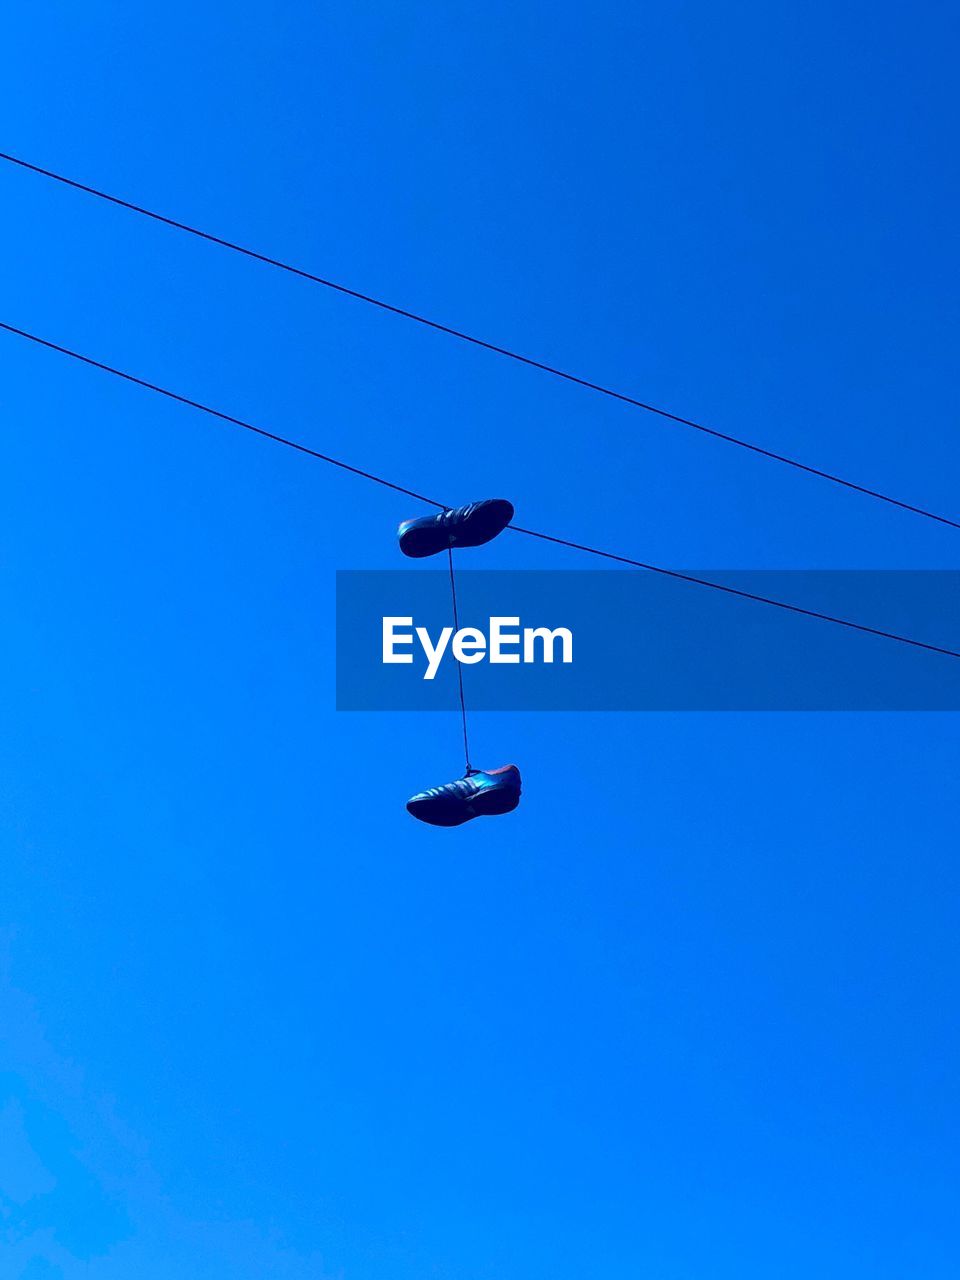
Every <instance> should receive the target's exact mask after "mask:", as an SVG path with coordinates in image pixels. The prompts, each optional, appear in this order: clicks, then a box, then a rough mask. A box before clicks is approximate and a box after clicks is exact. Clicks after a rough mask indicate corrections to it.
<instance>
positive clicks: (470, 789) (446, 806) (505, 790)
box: [407, 764, 520, 827]
mask: <svg viewBox="0 0 960 1280" xmlns="http://www.w3.org/2000/svg"><path fill="white" fill-rule="evenodd" d="M519 803H520V770H519V769H518V768H517V766H516V765H515V764H505V765H504V766H503V768H502V769H491V770H490V771H489V772H483V771H482V770H477V772H476V773H471V774H468V775H467V776H466V777H465V778H458V779H457V781H456V782H446V783H444V785H443V786H442V787H431V788H430V790H429V791H421V792H420V794H419V795H416V796H413V797H412V798H411V799H410V800H408V801H407V812H408V813H411V814H413V816H414V817H415V818H419V819H420V821H421V822H429V823H430V825H431V826H433V827H459V826H460V824H461V823H462V822H469V821H470V819H471V818H479V817H492V816H494V815H495V814H498V813H510V812H511V810H513V809H515V808H516V807H517V805H518V804H519Z"/></svg>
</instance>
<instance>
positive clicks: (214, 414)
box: [0, 320, 446, 508]
mask: <svg viewBox="0 0 960 1280" xmlns="http://www.w3.org/2000/svg"><path fill="white" fill-rule="evenodd" d="M0 329H5V330H6V331H7V333H14V334H16V335H17V337H18V338H27V339H28V340H29V341H30V342H35V343H37V344H38V346H41V347H47V348H48V349H49V350H50V351H56V352H58V353H59V354H60V355H62V356H69V357H70V359H71V360H79V361H81V362H82V363H83V364H88V365H90V366H91V367H92V368H94V369H100V370H101V371H102V372H103V373H112V374H113V376H114V377H115V378H123V380H124V381H125V382H132V383H133V384H134V385H135V386H137V387H144V388H146V390H147V391H155V392H156V393H157V395H160V396H166V397H167V399H168V400H176V401H177V403H178V404H185V405H188V406H189V407H190V408H191V409H199V410H200V412H201V413H208V414H209V415H210V417H211V418H219V419H220V421H221V422H229V423H230V424H231V425H232V426H234V427H242V428H243V430H244V431H252V432H253V434H254V435H257V436H263V437H264V439H265V440H272V441H273V442H274V444H282V445H286V447H287V448H288V449H296V451H297V452H298V453H305V454H307V455H308V457H311V458H316V459H317V460H318V461H320V462H329V463H330V465H331V466H332V467H340V468H341V470H343V471H350V472H352V474H353V475H355V476H361V477H362V478H363V479H364V480H372V481H373V482H374V483H375V484H382V485H383V486H384V487H385V488H387V489H396V491H397V492H398V493H405V494H406V495H407V496H408V497H410V498H416V499H417V501H418V502H426V503H428V504H429V505H430V506H431V507H441V508H442V507H445V506H446V504H445V503H443V502H437V500H436V499H435V498H427V497H425V496H424V495H423V494H422V493H417V492H416V490H414V489H407V488H405V487H404V486H403V485H402V484H394V482H393V481H392V480H385V479H384V478H383V476H375V475H374V474H373V472H372V471H363V470H361V468H360V467H353V466H351V465H350V463H349V462H341V461H340V459H339V458H331V457H330V456H329V454H326V453H318V452H317V450H316V449H311V448H309V447H308V446H307V445H305V444H300V443H299V442H298V441H296V440H289V439H288V438H287V437H286V436H279V435H277V434H276V433H275V432H273V431H267V430H266V429H265V428H264V427H255V426H254V425H253V423H252V422H245V421H244V420H243V418H235V417H234V416H233V414H232V413H223V412H222V411H221V410H220V409H213V408H211V407H210V405H208V404H201V403H200V401H199V400H191V399H190V398H189V396H182V395H179V394H178V393H177V392H176V391H170V390H168V389H167V388H166V387H158V386H157V384H156V383H155V382H147V380H146V379H145V378H137V377H135V376H134V375H133V374H132V373H124V371H123V370H122V369H114V368H113V366H112V365H109V364H103V363H102V362H101V361H99V360H94V359H93V358H92V357H91V356H85V355H82V354H81V352H79V351H71V350H70V348H69V347H61V346H60V344H59V343H57V342H50V341H49V339H47V338H40V337H38V336H37V335H36V334H35V333H28V332H27V331H26V329H18V328H16V326H15V325H12V324H5V323H4V322H3V321H2V320H0Z"/></svg>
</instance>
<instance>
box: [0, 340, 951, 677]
mask: <svg viewBox="0 0 960 1280" xmlns="http://www.w3.org/2000/svg"><path fill="white" fill-rule="evenodd" d="M0 329H2V330H5V331H6V332H7V333H12V334H15V335H16V336H17V337H20V338H26V339H27V340H28V341H29V342H34V343H36V344H37V345H38V346H41V347H45V348H47V349H48V350H50V351H56V352H57V353H58V354H59V355H64V356H69V357H70V358H71V359H72V360H78V361H80V362H81V363H82V364H85V365H89V366H91V367H92V368H94V369H99V370H101V371H102V372H103V373H109V374H112V375H113V376H114V377H115V378H122V379H123V380H124V382H132V383H133V384H134V385H135V386H138V387H143V388H144V389H145V390H147V391H154V392H156V393H157V394H158V395H161V396H165V397H166V398H167V399H168V400H175V401H176V402H177V403H178V404H185V405H187V406H188V407H189V408H191V409H199V410H200V411H201V413H206V414H208V415H209V416H210V417H213V418H217V419H219V420H220V421H221V422H228V423H230V424H231V425H232V426H236V427H242V428H243V430H244V431H250V432H252V433H253V434H254V435H258V436H262V437H263V438H264V439H265V440H270V441H272V442H273V443H274V444H282V445H285V446H286V447H287V448H289V449H295V450H296V451H297V452H298V453H304V454H306V455H307V456H308V457H311V458H316V459H317V460H318V461H319V462H327V463H329V464H330V465H331V466H333V467H339V468H340V469H341V470H342V471H349V472H350V473H351V474H352V475H355V476H360V477H361V478H362V479H364V480H372V481H373V482H374V484H379V485H382V486H384V488H387V489H393V490H395V491H396V492H397V493H403V494H406V495H407V496H408V497H410V498H416V499H417V501H418V502H426V503H427V504H428V505H429V506H432V507H441V508H445V507H446V506H447V504H446V503H444V502H439V501H438V500H437V499H436V498H428V497H426V496H425V495H424V494H422V493H417V492H416V491H415V490H414V489H408V488H406V486H404V485H401V484H394V482H393V481H392V480H387V479H385V478H384V477H383V476H378V475H375V474H374V473H373V472H372V471H364V470H362V469H361V468H360V467H354V466H351V465H350V464H349V463H347V462H342V461H341V460H340V459H339V458H332V457H330V455H329V454H326V453H320V452H318V451H317V450H316V449H310V448H308V446H307V445H304V444H300V443H299V442H298V441H296V440H291V439H289V438H288V437H286V436H281V435H277V434H276V433H275V432H273V431H267V430H265V429H264V428H263V427H257V426H254V425H253V423H251V422H246V421H244V419H243V418H237V417H235V416H234V415H233V414H230V413H224V412H222V410H220V409H213V408H211V407H210V405H206V404H202V403H201V402H200V401H199V400H193V399H191V398H190V397H189V396H183V395H180V394H179V393H178V392H176V391H170V390H169V389H168V388H167V387H161V386H158V385H157V384H156V383H155V382H148V381H147V380H146V379H145V378H138V377H136V376H135V375H134V374H132V373H126V372H124V371H123V370H122V369H115V368H114V367H113V366H112V365H109V364H104V363H103V361H101V360H94V359H93V358H92V357H91V356H86V355H83V354H82V353H81V352H79V351H72V350H71V349H70V348H69V347H64V346H61V345H60V344H59V343H57V342H51V341H50V340H49V339H47V338H41V337H39V336H38V335H37V334H34V333H29V332H28V331H27V330H26V329H18V328H17V327H16V326H15V325H12V324H7V323H6V322H4V321H2V320H0ZM509 527H510V528H511V529H513V530H514V532H515V533H522V534H525V535H526V536H527V537H530V538H539V539H541V540H542V541H543V542H553V543H555V544H556V545H557V546H561V547H570V548H571V549H572V550H574V551H583V552H586V554H587V555H592V556H600V557H602V558H603V559H605V560H615V561H617V562H618V563H620V564H628V565H632V566H633V567H635V568H637V569H646V570H648V571H649V572H650V573H658V574H662V575H663V576H664V577H668V578H676V579H678V580H679V581H681V582H689V583H692V584H693V585H695V586H698V587H709V588H710V589H711V590H713V591H723V592H725V593H726V594H727V595H732V596H739V597H740V598H741V599H744V600H752V601H754V602H755V603H757V604H766V605H771V606H773V607H774V608H776V609H786V610H788V611H789V612H790V613H797V614H801V615H802V616H803V617H806V618H816V619H818V620H819V621H821V622H832V623H835V624H836V625H837V626H840V627H847V628H849V629H850V630H852V631H862V632H864V633H866V634H867V635H872V636H880V637H882V638H883V639H885V640H896V641H897V642H898V643H899V644H908V645H911V646H912V647H913V648H915V649H926V650H928V651H929V652H930V653H941V654H945V655H946V656H947V657H948V658H960V651H957V650H955V649H945V648H942V647H941V646H940V645H935V644H927V643H926V641H924V640H914V639H911V637H909V636H902V635H898V634H897V633H896V632H894V631H882V630H880V629H879V628H878V627H869V626H866V625H865V624H864V623H862V622H851V621H850V620H849V619H848V618H838V617H835V616H834V615H833V614H829V613H820V612H819V611H817V610H816V609H805V608H803V607H802V606H801V605H797V604H788V603H787V602H786V601H784V600H774V599H773V598H772V597H770V596H761V595H755V594H754V593H753V592H751V591H742V590H740V589H739V588H738V587H730V586H727V585H726V584H724V583H722V582H713V581H711V580H710V579H709V578H698V577H695V576H694V575H693V574H689V573H682V572H680V570H678V569H665V568H663V567H662V566H660V565H655V564H648V563H646V562H645V561H643V560H634V559H632V558H631V557H630V556H621V555H618V554H617V553H615V552H613V551H604V550H601V549H600V548H599V547H590V546H587V545H586V544H584V543H582V542H573V541H571V540H569V539H567V538H558V537H555V536H554V535H553V534H549V533H540V532H539V531H538V530H536V529H524V528H522V527H521V526H519V525H510V526H509Z"/></svg>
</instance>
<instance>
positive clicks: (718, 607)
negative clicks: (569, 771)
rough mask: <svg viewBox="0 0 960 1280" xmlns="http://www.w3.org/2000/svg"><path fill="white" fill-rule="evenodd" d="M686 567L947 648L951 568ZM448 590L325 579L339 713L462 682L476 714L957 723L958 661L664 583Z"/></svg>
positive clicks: (952, 612)
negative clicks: (880, 717)
mask: <svg viewBox="0 0 960 1280" xmlns="http://www.w3.org/2000/svg"><path fill="white" fill-rule="evenodd" d="M692 572H695V573H696V574H697V576H698V577H703V578H705V579H708V580H711V581H716V582H717V583H723V584H725V585H728V586H730V587H732V588H734V590H735V591H738V592H742V593H751V594H752V595H755V596H765V597H768V598H770V599H774V600H783V601H787V602H790V603H792V604H795V605H797V606H798V607H800V608H803V609H807V610H811V611H816V612H818V613H821V614H829V615H831V616H833V617H838V618H849V619H851V620H852V621H855V622H858V623H861V624H862V625H865V626H868V627H873V628H876V629H878V630H880V631H886V632H894V633H897V634H900V635H907V636H911V637H914V638H915V639H917V640H920V641H922V642H924V643H928V644H932V645H937V646H941V647H944V648H948V649H956V650H960V572H956V571H952V570H950V571H947V570H945V571H933V570H929V571H927V570H923V571H916V572H913V571H910V572H908V571H891V572H884V571H882V570H870V571H867V570H862V571H860V570H850V571H832V572H831V571H817V570H809V571H807V570H783V571H774V570H756V571H751V570H742V569H741V570H718V569H713V570H696V569H695V570H692ZM457 596H458V601H457V604H458V610H459V613H458V618H459V622H455V621H454V619H453V617H452V616H451V600H450V577H449V574H448V573H447V572H446V571H440V570H432V569H422V568H417V569H396V570H342V571H341V572H340V573H338V574H337V620H336V637H337V678H336V698H337V706H338V708H339V709H341V710H343V711H403V712H407V711H438V712H439V711H453V710H457V709H458V708H459V683H460V682H459V680H458V679H457V676H458V675H462V676H463V682H464V686H465V693H466V697H467V699H468V705H469V706H470V708H471V710H474V711H587V712H594V711H901V710H902V711H947V710H954V711H960V660H958V659H957V658H952V657H949V656H947V655H945V654H942V653H934V652H929V651H926V650H923V649H917V648H914V647H911V646H909V645H905V644H898V643H895V642H894V641H892V640H890V639H885V638H884V637H883V636H882V635H870V634H864V633H863V632H859V631H854V630H852V629H850V628H848V627H838V626H835V625H833V624H831V623H827V622H824V621H822V620H819V619H818V618H816V617H804V616H800V615H797V614H795V613H792V612H790V611H788V610H785V609H773V608H771V607H770V606H769V605H764V604H761V603H759V602H758V601H756V600H750V599H744V598H743V597H742V595H741V596H737V595H731V594H728V593H725V592H722V591H706V590H704V589H703V588H702V587H696V586H694V585H692V584H690V583H688V582H683V581H679V580H675V579H672V578H667V577H664V576H663V575H660V574H651V573H643V572H640V571H636V572H635V571H633V570H586V569H562V570H533V569H530V570H526V569H520V570H511V571H504V570H488V569H458V571H457ZM574 639H575V641H576V643H574ZM461 664H464V665H461ZM465 668H466V669H465Z"/></svg>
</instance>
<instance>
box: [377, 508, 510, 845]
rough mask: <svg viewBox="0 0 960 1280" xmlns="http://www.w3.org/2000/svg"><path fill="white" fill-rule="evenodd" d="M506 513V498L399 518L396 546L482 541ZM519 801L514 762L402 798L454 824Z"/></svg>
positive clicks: (408, 548)
mask: <svg viewBox="0 0 960 1280" xmlns="http://www.w3.org/2000/svg"><path fill="white" fill-rule="evenodd" d="M512 519H513V504H512V503H510V502H507V500H506V498H486V499H484V501H482V502H470V503H468V504H467V506H465V507H453V508H450V509H449V510H447V511H441V512H439V513H438V514H437V515H435V516H421V517H420V518H419V519H418V520H406V521H404V523H403V524H402V525H401V526H400V529H399V531H398V536H399V539H400V550H401V551H402V552H403V554H404V555H405V556H410V557H411V559H413V560H422V559H424V558H425V557H426V556H435V555H437V554H438V553H439V552H441V551H449V550H451V549H452V548H453V547H482V546H483V545H484V543H487V542H492V540H493V539H494V538H495V537H496V536H497V534H499V533H502V532H503V531H504V529H505V528H506V527H507V525H508V524H509V523H510V521H511V520H512ZM519 803H520V770H519V769H518V768H517V766H516V765H515V764H506V765H504V766H503V768H502V769H491V770H489V771H484V770H482V769H472V770H471V771H470V772H469V773H468V774H467V775H466V777H463V778H458V779H457V780H456V782H445V783H444V784H443V785H442V786H440V787H431V788H430V789H429V791H421V792H420V793H419V794H418V795H415V796H413V797H412V798H411V799H410V800H408V801H407V811H408V813H411V814H412V815H413V817H415V818H418V819H419V820H420V821H421V822H428V823H429V824H430V825H431V826H433V827H459V826H461V825H462V823H464V822H469V821H470V819H471V818H479V817H492V816H493V815H495V814H500V813H510V812H511V811H512V810H513V809H515V808H516V807H517V805H518V804H519Z"/></svg>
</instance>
